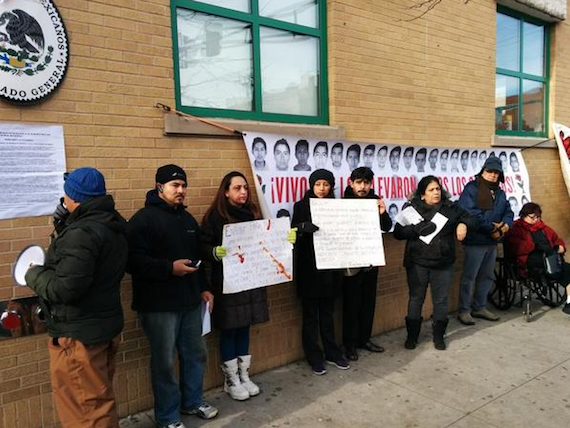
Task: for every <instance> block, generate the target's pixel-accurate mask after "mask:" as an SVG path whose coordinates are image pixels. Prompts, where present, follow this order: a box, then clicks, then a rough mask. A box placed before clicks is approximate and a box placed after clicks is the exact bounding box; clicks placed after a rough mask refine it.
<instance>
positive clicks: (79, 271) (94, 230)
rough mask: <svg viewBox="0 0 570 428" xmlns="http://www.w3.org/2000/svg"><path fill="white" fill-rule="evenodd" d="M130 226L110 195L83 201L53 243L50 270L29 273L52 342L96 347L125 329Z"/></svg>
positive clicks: (48, 258)
mask: <svg viewBox="0 0 570 428" xmlns="http://www.w3.org/2000/svg"><path fill="white" fill-rule="evenodd" d="M126 224H127V223H126V221H125V220H124V219H123V217H121V215H120V214H119V213H118V212H117V211H115V203H114V201H113V198H112V197H111V196H110V195H106V196H101V197H97V198H93V199H89V200H87V201H85V202H82V203H81V204H80V205H79V206H78V207H77V209H76V210H75V211H73V213H71V214H70V215H69V217H68V218H67V220H66V225H65V228H64V229H63V230H62V231H61V233H60V234H59V235H58V236H57V238H55V239H54V240H53V242H52V243H51V245H50V247H49V249H48V252H47V256H46V261H45V264H44V266H35V267H32V268H30V269H29V270H28V272H27V274H26V282H27V284H28V285H29V286H30V288H32V289H33V290H34V291H35V292H36V293H37V294H38V295H39V296H40V303H41V305H42V310H43V311H44V313H45V314H46V323H47V327H48V331H49V334H50V336H51V337H56V338H57V337H70V338H73V339H76V340H79V341H80V342H82V343H84V344H86V345H91V344H96V343H102V342H107V341H110V340H111V339H112V338H114V337H115V336H116V335H118V334H119V333H120V332H121V330H122V329H123V310H122V307H121V293H120V291H121V279H122V278H123V275H124V272H125V265H126V263H127V241H126V239H125V230H126Z"/></svg>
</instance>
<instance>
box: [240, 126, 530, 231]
mask: <svg viewBox="0 0 570 428" xmlns="http://www.w3.org/2000/svg"><path fill="white" fill-rule="evenodd" d="M244 142H245V144H246V149H247V152H248V154H249V159H250V163H251V168H252V170H253V173H254V176H255V177H256V178H257V180H256V183H255V185H256V189H257V192H258V195H259V200H260V205H261V208H262V212H263V215H264V216H265V217H266V218H269V217H282V216H290V217H291V216H292V214H293V204H294V203H295V202H296V201H298V200H300V199H301V198H302V197H303V195H304V194H305V192H306V191H307V189H308V187H309V176H310V175H311V172H312V171H315V170H316V169H319V168H324V169H327V170H329V171H331V172H332V173H333V174H334V176H335V180H336V184H335V189H334V192H335V197H337V198H339V197H342V196H343V194H344V189H345V188H346V186H347V185H348V179H349V177H350V173H351V171H352V170H354V169H355V168H357V167H359V166H367V167H369V168H371V169H372V171H373V172H374V180H373V182H372V186H373V188H374V190H375V191H376V193H377V194H379V195H380V196H382V197H383V198H384V200H385V203H386V207H387V208H388V213H389V214H390V217H391V218H392V221H393V222H394V223H395V221H394V219H395V216H396V215H397V214H398V212H399V211H400V210H401V209H402V206H403V205H404V203H405V202H406V201H407V199H408V197H409V195H410V194H411V193H412V192H413V191H414V190H415V189H416V187H417V183H418V181H419V180H421V178H422V177H424V176H426V175H435V176H437V177H439V178H440V181H441V184H442V186H443V188H444V189H445V190H446V191H447V192H448V193H449V194H450V196H451V199H453V200H456V199H458V198H459V195H460V194H461V192H462V191H463V188H464V187H465V185H466V184H467V183H468V182H469V181H471V180H473V179H474V176H475V175H476V174H478V173H479V172H480V171H481V168H482V166H483V164H484V163H485V160H486V159H487V158H488V157H489V156H496V157H498V158H499V159H500V160H501V163H502V167H503V172H504V175H505V183H504V184H502V185H501V186H502V188H503V190H504V191H505V193H506V194H507V198H508V200H509V203H510V205H511V208H512V210H513V212H514V213H515V216H518V212H519V211H520V208H521V207H522V205H524V204H525V203H526V202H528V201H530V185H529V178H528V172H527V169H526V165H525V163H524V160H523V157H522V155H521V152H520V150H518V149H506V148H481V147H479V148H475V147H474V148H467V147H426V146H411V145H410V146H408V145H396V144H378V143H361V142H354V141H343V140H329V141H324V140H315V139H310V138H303V137H298V136H291V135H276V134H260V133H256V132H250V131H248V132H246V133H245V134H244ZM262 195H263V197H262Z"/></svg>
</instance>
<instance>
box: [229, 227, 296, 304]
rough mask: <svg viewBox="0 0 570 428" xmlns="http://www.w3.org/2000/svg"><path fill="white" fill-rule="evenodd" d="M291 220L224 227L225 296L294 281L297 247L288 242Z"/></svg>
mask: <svg viewBox="0 0 570 428" xmlns="http://www.w3.org/2000/svg"><path fill="white" fill-rule="evenodd" d="M290 228H291V226H290V224H289V219H288V218H278V219H268V220H254V221H246V222H241V223H232V224H226V225H225V226H224V231H223V238H222V246H224V247H225V248H226V250H227V253H228V254H227V256H226V257H224V258H223V259H222V262H223V268H224V290H223V292H224V294H232V293H239V292H241V291H245V290H251V289H254V288H259V287H266V286H268V285H274V284H281V283H283V282H289V281H291V280H292V279H293V252H292V250H293V246H292V245H291V244H290V243H289V242H288V241H287V233H288V232H289V229H290Z"/></svg>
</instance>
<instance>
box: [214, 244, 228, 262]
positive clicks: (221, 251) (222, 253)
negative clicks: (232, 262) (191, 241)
mask: <svg viewBox="0 0 570 428" xmlns="http://www.w3.org/2000/svg"><path fill="white" fill-rule="evenodd" d="M212 255H213V256H214V259H216V260H217V261H220V260H222V259H223V258H224V257H226V256H227V255H228V250H226V248H225V247H222V246H221V245H220V246H217V247H214V249H213V250H212Z"/></svg>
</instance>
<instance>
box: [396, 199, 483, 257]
mask: <svg viewBox="0 0 570 428" xmlns="http://www.w3.org/2000/svg"><path fill="white" fill-rule="evenodd" d="M410 205H411V206H412V207H414V208H415V209H416V211H417V212H418V213H420V215H421V216H422V217H423V218H424V220H431V219H432V218H433V216H434V215H435V214H436V213H437V212H439V213H440V214H442V215H443V216H445V217H447V218H448V221H447V223H445V225H444V226H443V229H442V230H441V231H440V232H439V233H438V234H437V235H436V236H435V237H434V238H433V240H432V241H431V242H430V243H429V245H428V244H426V243H425V242H423V241H421V240H420V239H419V238H420V236H419V235H418V234H417V233H416V232H415V230H414V226H402V225H401V224H399V223H396V226H395V228H394V237H395V238H396V239H400V240H404V239H407V242H406V251H405V253H404V266H406V267H409V266H411V265H412V264H414V263H415V264H418V265H420V266H424V267H428V268H444V267H447V266H449V265H451V264H453V263H454V262H455V240H456V234H455V230H456V228H457V225H458V224H459V223H464V224H465V225H466V226H467V233H469V230H470V229H472V228H476V227H477V226H478V224H477V220H476V219H475V218H473V217H471V216H470V215H469V214H467V212H466V211H465V210H463V209H462V208H461V207H460V206H459V205H458V204H457V203H456V202H451V201H449V200H448V199H447V198H445V199H444V200H443V201H442V202H441V203H440V204H438V205H436V206H430V205H427V204H426V203H424V202H423V201H421V200H420V198H419V197H414V198H413V199H412V201H411V202H408V203H406V204H405V205H404V206H403V207H402V210H404V209H406V208H407V207H408V206H410Z"/></svg>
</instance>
